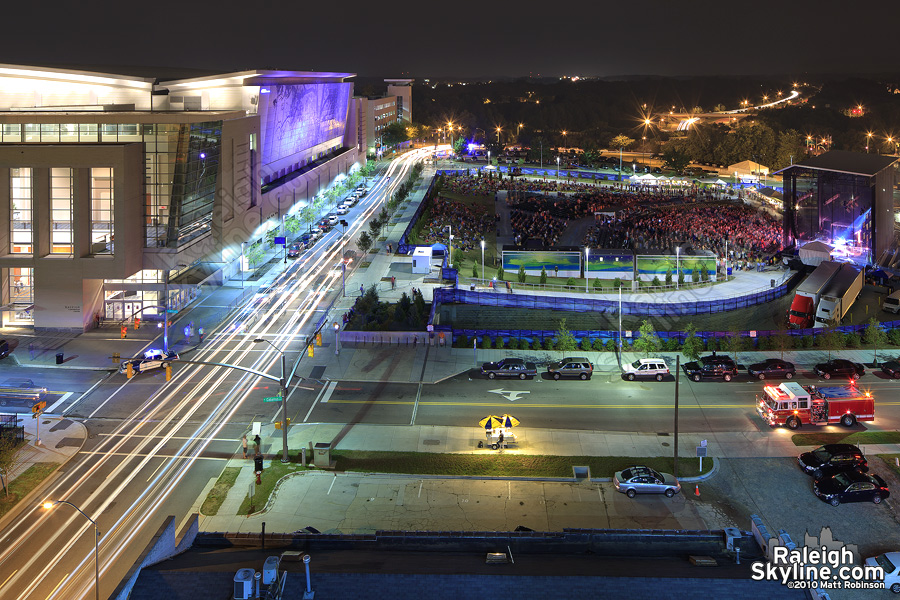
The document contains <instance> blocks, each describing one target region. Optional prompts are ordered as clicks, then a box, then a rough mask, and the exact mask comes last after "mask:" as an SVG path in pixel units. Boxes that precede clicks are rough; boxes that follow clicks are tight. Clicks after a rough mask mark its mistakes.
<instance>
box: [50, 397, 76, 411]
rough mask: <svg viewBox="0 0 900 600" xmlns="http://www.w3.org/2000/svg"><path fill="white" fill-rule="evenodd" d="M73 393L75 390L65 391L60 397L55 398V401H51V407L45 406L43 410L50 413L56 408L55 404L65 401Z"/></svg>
mask: <svg viewBox="0 0 900 600" xmlns="http://www.w3.org/2000/svg"><path fill="white" fill-rule="evenodd" d="M74 393H75V392H66V393H65V394H63V395H62V398H60V399H59V400H57V401H56V402H54V403H53V406H51V407H49V408H46V409H45V410H44V412H48V413H52V412H53V411H54V410H56V407H57V406H59V405H60V404H62V403H63V402H65V401H66V400H67V399H68V398H69V396H71V395H72V394H74Z"/></svg>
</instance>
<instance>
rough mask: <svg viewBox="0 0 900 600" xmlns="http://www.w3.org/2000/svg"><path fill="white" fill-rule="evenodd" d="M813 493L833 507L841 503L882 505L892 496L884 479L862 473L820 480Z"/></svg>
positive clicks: (837, 475)
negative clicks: (883, 501)
mask: <svg viewBox="0 0 900 600" xmlns="http://www.w3.org/2000/svg"><path fill="white" fill-rule="evenodd" d="M813 493H815V495H816V496H818V498H819V500H821V501H822V502H828V503H829V504H831V505H832V506H838V505H839V504H840V503H841V502H874V503H875V504H880V503H881V501H882V500H884V499H885V498H887V497H888V496H890V495H891V492H890V490H888V487H887V484H886V483H885V482H884V479H882V478H881V477H879V476H878V475H869V474H868V473H863V472H861V471H845V472H843V473H838V474H836V475H833V476H831V477H826V478H825V479H819V480H817V481H816V482H815V483H814V484H813Z"/></svg>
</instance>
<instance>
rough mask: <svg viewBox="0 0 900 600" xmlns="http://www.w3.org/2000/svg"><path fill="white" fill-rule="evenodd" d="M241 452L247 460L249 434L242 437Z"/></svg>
mask: <svg viewBox="0 0 900 600" xmlns="http://www.w3.org/2000/svg"><path fill="white" fill-rule="evenodd" d="M241 450H243V452H244V458H247V434H246V433H245V434H244V435H242V436H241Z"/></svg>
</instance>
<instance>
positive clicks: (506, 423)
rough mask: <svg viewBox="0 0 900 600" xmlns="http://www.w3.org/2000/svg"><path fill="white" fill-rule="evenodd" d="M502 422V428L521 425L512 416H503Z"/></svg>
mask: <svg viewBox="0 0 900 600" xmlns="http://www.w3.org/2000/svg"><path fill="white" fill-rule="evenodd" d="M500 421H501V422H502V423H503V424H502V425H501V426H502V427H515V426H516V425H518V424H519V420H518V419H517V418H515V417H514V416H512V415H503V416H502V417H500Z"/></svg>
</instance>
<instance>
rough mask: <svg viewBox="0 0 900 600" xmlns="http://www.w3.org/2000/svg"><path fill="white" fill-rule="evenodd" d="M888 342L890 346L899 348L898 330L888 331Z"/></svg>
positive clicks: (899, 331)
mask: <svg viewBox="0 0 900 600" xmlns="http://www.w3.org/2000/svg"><path fill="white" fill-rule="evenodd" d="M888 341H889V342H890V343H891V345H892V346H900V329H891V330H890V331H888Z"/></svg>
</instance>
